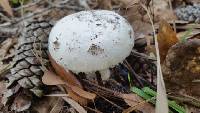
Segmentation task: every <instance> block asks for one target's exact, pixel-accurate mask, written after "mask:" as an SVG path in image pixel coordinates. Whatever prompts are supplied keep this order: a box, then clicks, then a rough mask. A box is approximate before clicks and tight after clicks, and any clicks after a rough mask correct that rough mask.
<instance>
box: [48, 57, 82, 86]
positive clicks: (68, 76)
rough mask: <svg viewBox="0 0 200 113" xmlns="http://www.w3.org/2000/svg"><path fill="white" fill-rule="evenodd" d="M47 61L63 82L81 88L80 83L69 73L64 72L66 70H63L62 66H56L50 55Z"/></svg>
mask: <svg viewBox="0 0 200 113" xmlns="http://www.w3.org/2000/svg"><path fill="white" fill-rule="evenodd" d="M49 59H50V61H51V64H52V66H53V68H54V69H55V72H56V73H57V75H59V76H60V77H61V78H62V79H63V80H64V81H65V82H67V83H68V84H70V85H73V86H78V87H80V88H83V87H82V85H81V83H80V82H79V81H78V80H77V78H76V77H75V76H74V75H73V74H72V73H71V72H70V71H66V69H64V68H63V67H62V66H60V65H59V64H57V63H56V62H55V61H54V59H52V57H51V56H50V55H49Z"/></svg>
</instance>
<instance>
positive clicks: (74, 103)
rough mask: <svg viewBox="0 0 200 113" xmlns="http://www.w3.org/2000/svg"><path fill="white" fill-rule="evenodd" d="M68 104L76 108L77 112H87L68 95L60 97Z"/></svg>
mask: <svg viewBox="0 0 200 113" xmlns="http://www.w3.org/2000/svg"><path fill="white" fill-rule="evenodd" d="M62 98H63V99H64V100H65V101H66V102H67V103H68V104H70V105H71V106H72V107H73V108H74V109H76V111H77V112H79V113H87V111H86V110H85V109H84V108H83V107H82V106H80V105H79V104H78V103H77V102H76V101H74V100H72V99H70V98H68V97H62Z"/></svg>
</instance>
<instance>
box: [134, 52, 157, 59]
mask: <svg viewBox="0 0 200 113" xmlns="http://www.w3.org/2000/svg"><path fill="white" fill-rule="evenodd" d="M131 54H132V55H134V56H138V57H142V58H144V59H148V60H152V61H156V59H155V58H153V57H150V56H148V55H146V54H144V53H139V52H137V51H135V50H132V51H131Z"/></svg>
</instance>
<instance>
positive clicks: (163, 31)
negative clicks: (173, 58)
mask: <svg viewBox="0 0 200 113" xmlns="http://www.w3.org/2000/svg"><path fill="white" fill-rule="evenodd" d="M157 39H158V46H159V51H160V61H161V63H162V62H163V61H164V60H165V57H166V55H167V52H168V50H169V48H170V47H171V46H173V45H174V44H176V43H177V42H178V38H177V37H176V33H175V32H174V31H173V29H172V27H171V26H170V25H169V24H168V23H167V22H166V21H165V20H162V21H161V23H160V27H159V29H158V35H157Z"/></svg>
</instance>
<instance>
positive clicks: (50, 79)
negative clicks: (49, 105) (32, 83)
mask: <svg viewBox="0 0 200 113" xmlns="http://www.w3.org/2000/svg"><path fill="white" fill-rule="evenodd" d="M42 82H43V83H44V84H46V85H62V84H65V82H64V81H63V80H62V79H61V78H60V77H59V76H57V75H56V74H55V73H53V72H51V71H49V70H46V71H44V75H43V76H42Z"/></svg>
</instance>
